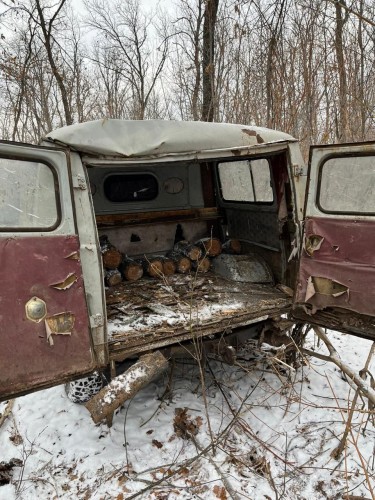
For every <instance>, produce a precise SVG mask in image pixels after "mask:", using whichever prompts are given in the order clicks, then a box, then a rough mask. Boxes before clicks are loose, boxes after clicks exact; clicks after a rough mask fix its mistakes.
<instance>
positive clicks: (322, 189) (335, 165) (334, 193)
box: [317, 155, 375, 214]
mask: <svg viewBox="0 0 375 500" xmlns="http://www.w3.org/2000/svg"><path fill="white" fill-rule="evenodd" d="M317 203H318V206H319V208H320V210H322V211H323V212H328V213H348V214H367V213H368V214H370V213H371V214H374V213H375V156H370V155H368V156H346V157H345V156H344V157H334V158H329V159H328V160H327V161H325V162H324V163H323V164H322V165H321V167H320V171H319V186H318V191H317Z"/></svg>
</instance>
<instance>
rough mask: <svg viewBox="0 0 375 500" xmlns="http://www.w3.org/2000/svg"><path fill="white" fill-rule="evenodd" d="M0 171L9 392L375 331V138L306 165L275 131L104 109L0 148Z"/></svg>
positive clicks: (3, 343)
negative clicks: (302, 335)
mask: <svg viewBox="0 0 375 500" xmlns="http://www.w3.org/2000/svg"><path fill="white" fill-rule="evenodd" d="M0 176H1V184H0V206H1V210H0V255H1V295H0V333H1V335H0V381H1V383H0V400H5V399H8V398H11V397H16V396H18V395H22V394H26V393H28V392H31V391H34V390H37V389H41V388H45V387H49V386H52V385H57V384H61V383H68V386H67V387H68V392H69V391H71V396H72V398H73V399H74V398H76V400H77V401H79V400H80V397H82V398H83V399H87V397H89V396H90V395H92V394H93V393H94V392H97V390H98V387H99V386H97V385H95V384H96V382H95V381H96V380H97V379H98V377H99V378H100V375H92V374H93V373H96V374H98V373H99V374H100V372H102V371H103V370H104V369H105V368H106V367H108V366H110V367H111V375H112V377H114V378H115V377H116V363H118V362H122V361H124V360H126V359H129V358H134V359H135V360H137V359H139V361H138V363H141V367H142V370H138V373H141V374H142V377H143V379H144V381H147V380H148V379H149V378H150V377H151V376H154V375H155V373H156V371H158V370H159V369H160V370H161V369H164V367H165V366H167V364H168V359H170V358H171V357H172V356H173V355H174V354H175V353H177V352H178V351H181V350H183V351H184V352H187V351H189V349H192V348H193V345H194V343H196V342H198V341H201V340H206V341H207V342H208V344H209V345H214V346H215V347H213V349H216V352H217V353H218V354H219V355H221V356H222V357H224V358H225V357H226V358H228V359H230V358H232V357H234V356H235V349H236V345H237V344H238V343H239V342H244V341H246V339H248V338H252V337H254V336H256V335H259V334H260V332H262V331H264V329H265V328H266V329H268V330H273V331H275V332H277V333H278V334H280V335H285V334H287V335H293V328H291V324H292V323H295V324H297V325H298V324H303V323H310V324H316V325H321V326H327V327H330V328H334V329H337V330H341V331H343V332H348V333H351V334H354V335H359V336H363V337H367V338H371V339H375V318H374V316H375V256H374V252H373V247H372V245H373V243H374V242H373V240H372V235H373V234H374V225H375V219H374V218H375V193H374V190H375V143H367V144H349V145H336V146H318V147H313V148H312V149H311V152H310V161H309V170H308V175H307V170H306V169H305V167H304V166H303V160H302V157H301V153H300V149H299V144H298V141H297V140H296V139H294V138H293V137H291V136H290V135H287V134H285V133H281V132H277V131H275V130H269V129H265V128H257V127H252V126H244V125H230V124H217V123H200V122H177V121H157V120H150V121H123V120H109V119H105V120H100V121H94V122H88V123H82V124H76V125H71V126H68V127H64V128H62V129H59V130H56V131H54V132H51V133H50V134H49V135H48V136H47V137H45V138H44V139H43V142H42V144H41V146H32V145H28V144H18V143H13V142H6V141H2V142H0ZM306 181H307V182H306ZM286 316H287V317H288V319H289V320H290V321H289V320H286V319H285V318H286ZM142 363H143V364H142ZM130 370H131V368H130ZM148 370H149V371H150V376H149V375H148V374H147V373H148ZM125 375H126V373H125ZM87 376H91V379H90V377H89V378H88V379H85V380H86V381H87V380H88V381H89V382H87V384H86V385H88V386H89V387H90V390H92V389H93V387H94V389H93V393H90V391H89V393H87V392H86V393H85V391H84V390H83V389H82V387H83V386H81V389H80V390H81V393H80V392H79V390H78V392H77V391H76V393H74V391H75V388H77V387H79V382H77V383H76V385H75V384H74V382H72V381H74V380H77V379H80V378H82V377H87ZM120 376H124V375H120ZM142 377H141V378H142ZM90 380H91V383H90ZM82 391H83V392H82ZM88 394H89V396H88Z"/></svg>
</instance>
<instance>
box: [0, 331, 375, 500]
mask: <svg viewBox="0 0 375 500" xmlns="http://www.w3.org/2000/svg"><path fill="white" fill-rule="evenodd" d="M330 338H331V339H332V341H333V343H334V345H335V346H336V347H337V349H338V350H339V352H340V354H341V356H342V358H343V359H345V360H346V361H347V362H348V363H349V364H350V365H351V366H352V367H353V368H355V369H356V370H359V369H361V368H362V367H363V366H364V363H365V360H366V357H367V354H368V352H369V349H370V346H371V343H370V342H369V341H365V340H361V339H357V338H354V337H350V336H348V335H342V334H338V333H334V332H331V333H330ZM309 342H310V347H311V345H312V344H313V343H314V342H315V340H314V338H313V337H312V336H311V337H310V338H309ZM313 347H315V348H319V349H320V350H322V351H323V350H324V349H323V348H322V347H318V346H317V345H315V346H313ZM244 357H247V358H249V356H244ZM250 357H251V356H250ZM239 363H240V364H241V365H242V366H243V367H240V366H238V365H236V366H228V365H224V364H221V363H218V362H214V361H210V362H209V364H208V365H206V367H205V373H206V388H205V394H206V403H207V409H208V412H207V411H206V408H205V398H204V397H203V393H202V386H201V384H200V377H199V370H198V368H197V366H196V364H194V363H193V361H192V360H190V361H189V360H179V361H177V362H176V365H175V369H174V373H173V379H172V385H171V393H170V397H169V398H164V399H163V398H162V396H163V392H164V390H165V387H166V384H167V376H165V377H164V378H163V379H162V380H159V381H156V382H154V383H152V384H150V385H149V386H148V387H147V388H145V389H144V390H142V391H141V392H140V393H138V394H137V396H136V397H135V398H134V399H133V400H132V401H130V403H127V404H126V405H125V406H124V407H123V408H122V409H121V410H119V411H118V412H117V414H116V415H115V416H114V420H113V426H112V428H110V429H108V428H107V426H106V425H104V424H101V425H95V424H94V423H93V422H92V420H91V418H90V415H89V413H88V411H87V410H86V409H85V407H83V406H79V405H75V404H73V403H71V402H70V401H68V400H67V398H66V396H65V393H64V389H63V387H61V386H60V387H55V388H52V389H48V390H45V391H41V392H38V393H35V394H31V395H28V396H24V397H22V398H19V399H17V400H16V401H15V404H14V407H13V412H12V414H11V416H10V417H9V418H8V419H7V420H6V421H5V423H4V424H3V425H2V427H1V428H0V462H2V461H3V462H8V461H10V460H11V459H12V458H18V459H21V460H22V464H23V465H21V466H19V467H15V468H13V477H12V480H11V482H10V483H9V484H6V485H4V486H1V487H0V499H5V500H11V499H13V498H19V499H27V500H29V499H34V498H35V499H37V498H38V499H45V498H48V499H50V498H53V499H54V498H56V499H57V498H58V499H71V498H78V499H85V500H86V499H87V500H88V499H103V500H104V499H105V500H106V499H117V500H123V499H129V498H142V499H148V498H150V499H168V500H172V499H178V500H184V499H195V498H196V499H221V500H222V499H227V498H228V499H229V498H234V499H248V498H250V499H255V500H258V499H290V500H292V499H293V500H294V499H299V500H300V499H309V500H311V499H317V500H318V499H328V498H329V499H341V498H345V496H346V495H353V496H357V497H363V498H366V499H369V498H374V496H373V495H374V493H373V492H374V489H375V458H374V452H375V449H374V446H375V444H374V443H375V427H374V422H373V421H371V420H369V419H368V413H367V412H366V411H364V410H366V409H367V403H366V407H365V408H364V410H363V403H362V401H361V400H359V402H358V405H357V411H356V412H355V417H354V420H353V423H352V427H351V432H350V434H349V441H348V444H347V447H346V449H345V451H344V453H343V454H342V456H341V457H340V458H339V460H335V459H333V458H331V456H330V453H331V452H332V450H333V449H334V448H335V447H336V446H337V445H338V442H339V438H340V437H341V436H342V434H343V431H344V428H345V421H346V419H347V417H348V411H347V410H348V404H349V403H348V401H349V400H351V399H352V398H353V395H354V391H353V390H352V389H350V386H349V385H348V383H347V382H346V381H345V380H344V379H343V376H342V374H341V372H340V371H339V370H338V369H337V368H336V367H335V366H334V365H333V364H331V363H327V362H325V361H321V360H318V359H316V358H309V359H308V361H307V364H305V365H304V366H301V367H300V368H299V369H298V370H297V371H296V372H291V374H290V377H288V376H287V374H286V372H285V371H281V370H280V366H279V365H278V364H275V365H272V364H270V362H269V361H266V360H265V359H264V356H263V357H262V356H258V357H255V359H254V357H252V359H247V360H245V359H240V360H239ZM374 368H375V363H374V361H373V362H372V367H371V370H372V373H374ZM5 406H6V405H5V403H2V404H0V413H1V412H2V411H4V408H5ZM207 416H209V420H208V419H207ZM366 423H367V426H366V429H365V431H364V428H365V425H366ZM371 488H372V492H371V491H370V490H371ZM349 498H350V496H349Z"/></svg>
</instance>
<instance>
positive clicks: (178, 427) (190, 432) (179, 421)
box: [173, 408, 203, 439]
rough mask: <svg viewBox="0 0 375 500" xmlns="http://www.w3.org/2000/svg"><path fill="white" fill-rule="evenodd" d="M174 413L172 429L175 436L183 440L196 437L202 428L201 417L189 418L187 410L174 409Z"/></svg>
mask: <svg viewBox="0 0 375 500" xmlns="http://www.w3.org/2000/svg"><path fill="white" fill-rule="evenodd" d="M174 412H175V417H174V420H173V429H174V431H175V433H176V435H177V436H179V437H182V438H184V439H190V438H191V436H196V435H197V434H198V432H199V429H200V427H201V426H202V422H203V421H202V417H196V418H194V419H193V418H191V416H190V415H188V408H175V411H174Z"/></svg>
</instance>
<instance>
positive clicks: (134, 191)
mask: <svg viewBox="0 0 375 500" xmlns="http://www.w3.org/2000/svg"><path fill="white" fill-rule="evenodd" d="M104 194H105V196H106V197H107V198H108V200H109V201H112V202H114V203H126V202H129V201H149V200H153V199H154V198H156V197H157V195H158V181H157V180H156V178H155V177H154V176H153V175H150V174H119V175H116V174H115V175H110V176H109V177H107V179H106V180H105V181H104Z"/></svg>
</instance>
